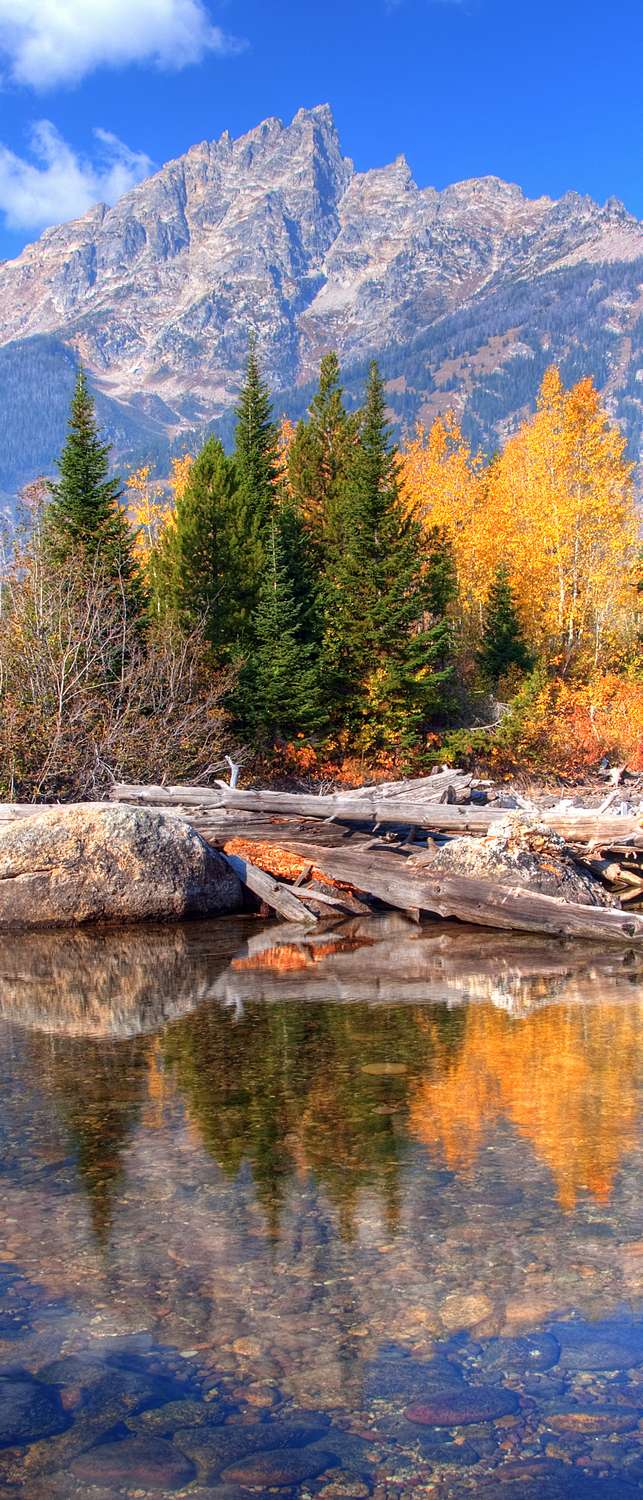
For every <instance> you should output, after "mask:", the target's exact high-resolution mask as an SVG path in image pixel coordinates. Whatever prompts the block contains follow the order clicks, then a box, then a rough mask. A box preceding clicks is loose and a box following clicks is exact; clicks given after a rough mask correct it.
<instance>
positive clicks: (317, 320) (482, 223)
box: [0, 106, 643, 490]
mask: <svg viewBox="0 0 643 1500" xmlns="http://www.w3.org/2000/svg"><path fill="white" fill-rule="evenodd" d="M642 312H643V224H641V223H639V221H638V220H636V219H635V218H633V217H632V216H631V215H630V214H628V213H627V212H626V210H625V209H624V208H623V206H622V204H620V203H618V202H617V201H615V200H610V201H609V202H608V203H606V204H605V205H604V206H603V207H600V206H599V205H597V204H596V203H594V202H592V200H591V199H589V198H582V197H579V196H578V195H577V194H575V193H568V194H566V196H565V197H564V198H562V199H560V201H558V202H553V201H552V200H550V199H549V198H539V199H536V200H529V199H527V198H525V197H524V195H523V193H522V192H521V191H520V189H519V188H518V187H515V186H513V185H511V184H508V183H505V182H501V181H500V180H499V179H497V178H493V177H489V178H483V179H481V180H478V181H476V180H473V181H470V182H462V183H458V184H456V185H455V186H453V187H448V188H446V189H445V190H444V191H443V192H437V191H436V190H435V189H434V188H424V189H421V188H418V187H417V185H416V184H415V182H414V181H413V178H412V175H411V172H410V169H409V167H408V164H407V162H406V161H405V159H404V157H399V158H398V160H397V161H395V162H394V163H392V165H390V166H387V167H383V168H379V169H375V170H372V171H368V172H361V173H360V172H356V171H355V169H354V167H353V164H352V162H351V161H349V160H348V159H347V158H346V157H344V156H343V155H342V152H341V147H340V143H339V139H338V136H337V131H336V129H335V125H334V122H333V118H332V115H331V113H330V110H329V109H328V107H327V106H320V107H318V108H316V109H311V110H300V112H299V113H298V114H297V115H296V116H295V119H294V120H293V122H292V124H290V125H288V126H286V125H284V124H283V123H282V122H281V121H280V120H276V119H271V120H266V121H265V122H264V123H263V124H262V125H259V126H258V127H257V128H256V129H255V130H252V131H250V133H249V134H248V135H245V136H243V137H241V138H240V139H239V140H236V141H233V140H231V138H230V136H229V135H228V134H227V133H226V134H224V135H223V136H222V137H221V138H220V140H218V141H215V142H203V143H202V144H201V145H198V146H194V147H192V149H191V150H190V151H188V152H187V154H186V155H185V156H183V157H181V158H179V159H178V160H177V161H174V162H170V163H168V165H166V166H164V167H163V168H162V169H161V170H160V171H159V172H157V173H156V174H155V175H154V176H152V177H150V178H148V179H147V180H146V181H145V182H142V183H140V184H139V185H138V186H137V187H136V188H134V189H133V190H132V191H131V192H130V193H128V194H126V196H125V197H124V198H122V199H121V200H120V202H118V203H117V204H116V205H115V207H113V208H107V207H106V206H105V205H104V204H98V205H96V207H94V208H93V209H91V210H90V211H89V212H88V213H87V214H85V215H84V217H83V218H82V219H78V220H77V221H75V222H73V223H70V224H64V225H61V226H60V227H58V228H54V229H49V230H46V231H45V233H44V234H43V235H42V236H41V238H40V239H39V240H38V241H37V242H36V243H35V244H33V245H30V246H28V247H27V249H25V250H24V251H23V253H22V254H21V255H20V256H19V257H18V259H17V260H14V261H10V262H5V263H4V264H2V265H0V390H1V391H2V395H1V396H0V420H1V419H2V417H4V418H5V421H4V422H3V428H4V429H5V430H6V429H7V428H10V440H9V444H8V450H7V452H6V454H5V457H4V459H3V460H2V462H3V464H4V468H3V469H2V470H1V471H0V488H4V489H5V490H7V489H9V488H10V486H11V484H12V483H16V482H17V481H18V480H19V479H22V478H26V477H29V475H30V474H31V473H33V472H35V471H37V470H38V469H42V468H47V467H48V466H49V467H51V462H52V460H53V458H54V457H55V454H56V452H57V449H58V447H59V445H60V439H61V437H62V435H63V432H64V417H65V409H66V405H67V399H68V394H69V389H70V386H71V383H72V381H73V371H74V365H75V362H76V360H77V358H78V356H81V357H82V359H83V360H84V362H85V364H86V366H87V368H88V370H89V372H90V376H91V379H92V383H93V385H94V388H95V390H96V393H97V396H98V402H99V414H100V416H101V420H102V421H103V422H104V423H105V425H106V426H107V428H108V430H109V432H110V435H111V436H112V438H113V440H114V442H115V446H116V449H117V451H118V454H119V457H127V456H132V457H136V458H139V457H141V456H149V455H153V456H154V455H156V456H157V457H159V458H160V459H161V461H163V459H164V458H165V459H166V458H167V452H168V450H169V449H170V448H171V446H172V445H174V446H177V445H178V446H179V447H185V446H187V445H188V444H189V442H190V440H194V439H195V437H196V435H197V434H198V435H201V434H202V433H203V431H204V429H205V428H207V427H208V426H211V425H214V426H218V427H219V428H220V430H221V431H222V432H223V433H224V434H225V433H226V432H227V431H229V428H230V421H231V413H232V409H233V407H234V404H235V401H236V398H237V395H238V391H239V386H240V382H241V379H242V374H243V366H244V361H245V355H246V350H247V342H248V334H249V331H250V330H251V329H252V330H254V331H255V332H256V335H257V339H258V345H259V352H260V355H261V359H262V363H263V366H264V370H265V373H266V375H267V377H268V379H269V381H270V383H271V386H272V388H273V390H274V392H275V393H276V394H277V396H278V404H279V405H280V408H281V409H284V410H289V411H291V412H292V413H293V414H295V415H296V414H298V412H300V411H301V410H303V409H304V407H305V405H306V401H307V398H308V395H309V390H310V384H311V383H312V382H313V381H314V379H315V375H316V371H317V367H318V364H319V358H320V355H321V354H322V353H323V352H324V351H325V350H326V349H328V348H331V347H336V348H337V349H338V351H339V353H340V356H341V359H342V363H343V366H344V369H345V371H346V377H347V387H348V390H349V395H354V396H355V398H357V395H358V389H359V384H360V383H361V379H362V377H363V366H364V362H365V361H366V360H368V359H369V358H371V357H372V356H373V355H375V356H376V357H378V358H379V359H380V360H381V363H382V367H383V371H384V375H385V378H386V380H387V388H388V392H389V399H390V404H391V409H392V413H393V416H394V418H395V419H396V420H397V421H398V422H399V423H400V424H404V423H405V422H409V421H413V420H414V419H416V418H417V417H418V416H420V417H422V418H423V419H425V420H430V418H431V417H432V416H433V415H435V414H436V412H438V411H441V410H444V409H445V408H446V407H447V406H449V405H452V406H454V407H455V408H456V410H458V411H459V412H460V414H461V415H462V416H463V418H464V422H465V427H466V429H467V431H468V432H469V435H470V436H471V437H472V438H473V439H474V441H476V442H481V443H483V444H484V445H486V446H489V445H490V444H492V445H494V446H495V445H496V444H497V442H498V441H501V440H502V438H503V437H504V436H506V434H507V432H508V431H510V430H511V427H512V425H514V424H515V422H516V420H518V418H519V417H520V416H521V415H522V414H523V412H524V410H525V409H526V407H527V406H528V405H529V404H530V402H531V401H532V400H533V396H534V394H535V390H536V389H537V386H538V383H539V381H540V378H541V375H542V372H543V370H544V368H545V367H546V365H547V364H548V363H550V362H551V360H552V359H554V358H555V359H558V360H559V361H560V362H561V363H562V365H563V370H564V373H565V374H566V375H567V376H568V377H569V378H577V377H578V376H579V375H580V374H585V373H587V374H592V375H594V377H595V378H596V380H597V381H598V384H599V385H600V386H601V387H602V388H603V389H604V391H605V395H606V399H607V400H608V403H609V404H610V407H611V410H612V411H613V413H614V414H615V415H616V416H618V417H619V418H620V419H621V420H622V421H623V422H624V424H625V427H626V429H627V431H628V436H629V438H630V441H631V448H632V453H633V455H634V456H638V447H639V442H640V432H641V425H642V413H643V400H642V397H643V318H642Z"/></svg>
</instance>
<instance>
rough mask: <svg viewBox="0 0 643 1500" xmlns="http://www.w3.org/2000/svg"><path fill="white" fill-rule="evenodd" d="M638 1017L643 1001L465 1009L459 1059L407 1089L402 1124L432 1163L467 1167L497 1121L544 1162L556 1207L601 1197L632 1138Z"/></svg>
mask: <svg viewBox="0 0 643 1500" xmlns="http://www.w3.org/2000/svg"><path fill="white" fill-rule="evenodd" d="M642 1019H643V1001H641V1002H640V1003H639V1005H638V1006H637V1005H635V1004H632V1005H627V1006H625V1005H618V1004H606V1005H603V1006H601V1007H591V1008H587V1009H581V1008H578V1007H574V1008H572V1007H570V1006H567V1005H550V1006H547V1007H546V1009H543V1010H539V1011H536V1012H535V1013H534V1014H533V1015H529V1016H526V1017H524V1018H523V1019H522V1020H520V1021H519V1022H516V1021H512V1020H511V1019H510V1018H509V1017H508V1016H507V1015H505V1014H503V1012H502V1011H499V1010H496V1009H493V1008H492V1007H491V1006H471V1007H470V1008H469V1010H468V1011H467V1019H466V1025H465V1028H464V1032H463V1037H462V1045H461V1047H460V1049H459V1051H458V1055H457V1057H455V1058H454V1057H453V1055H451V1056H450V1057H449V1058H447V1057H446V1056H445V1057H444V1058H442V1059H441V1061H440V1066H439V1067H438V1069H437V1070H435V1071H434V1073H433V1075H432V1076H430V1077H427V1078H423V1079H422V1080H421V1082H420V1083H419V1085H418V1086H417V1087H416V1088H415V1089H414V1090H413V1093H412V1099H411V1108H410V1128H411V1130H412V1132H413V1134H414V1135H415V1136H416V1137H417V1138H418V1139H419V1140H420V1141H423V1142H424V1143H425V1144H426V1145H427V1146H428V1147H429V1149H430V1151H431V1152H432V1154H434V1155H435V1157H436V1158H437V1159H438V1160H439V1161H445V1162H446V1164H447V1165H448V1166H449V1167H450V1168H452V1170H454V1171H457V1172H470V1171H471V1169H472V1168H473V1166H474V1164H475V1162H476V1159H477V1157H478V1155H479V1153H480V1151H481V1149H482V1147H483V1145H484V1143H485V1141H486V1140H487V1138H488V1136H489V1134H490V1132H491V1130H492V1128H493V1126H494V1125H495V1124H496V1123H497V1121H498V1120H499V1119H501V1118H505V1119H507V1120H508V1121H510V1122H511V1124H512V1125H513V1126H514V1127H515V1129H516V1130H517V1131H518V1132H519V1133H520V1135H521V1136H523V1137H524V1138H525V1139H526V1140H528V1141H529V1142H530V1143H531V1145H532V1146H533V1148H534V1150H535V1152H536V1155H537V1156H538V1157H539V1159H540V1160H541V1161H543V1162H544V1163H545V1164H546V1165H547V1166H548V1167H549V1168H550V1170H551V1172H552V1175H553V1178H554V1181H555V1183H556V1188H557V1192H558V1197H559V1201H560V1204H561V1207H563V1208H565V1209H572V1208H573V1207H574V1205H575V1203H576V1201H577V1198H578V1196H579V1194H580V1193H581V1192H583V1190H587V1191H588V1192H590V1193H591V1194H592V1196H593V1197H594V1198H595V1199H596V1200H597V1201H598V1202H599V1203H606V1202H607V1201H608V1199H609V1197H610V1193H611V1191H612V1187H613V1184H614V1179H615V1176H616V1172H617V1170H618V1167H619V1164H620V1162H621V1161H622V1159H623V1157H624V1155H625V1153H626V1152H627V1151H629V1150H632V1149H633V1148H634V1146H635V1144H636V1139H637V1123H638V1107H637V1106H638V1100H637V1095H638V1088H639V1086H640V1082H641V1078H642V1077H643V1034H642V1032H641V1020H642Z"/></svg>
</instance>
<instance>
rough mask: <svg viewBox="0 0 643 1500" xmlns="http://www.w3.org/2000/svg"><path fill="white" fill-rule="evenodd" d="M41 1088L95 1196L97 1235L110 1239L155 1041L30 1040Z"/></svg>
mask: <svg viewBox="0 0 643 1500" xmlns="http://www.w3.org/2000/svg"><path fill="white" fill-rule="evenodd" d="M29 1051H30V1054H31V1058H32V1060H33V1063H34V1068H35V1070H36V1073H37V1076H38V1079H39V1083H40V1086H41V1088H42V1089H43V1090H44V1091H45V1092H46V1093H48V1094H50V1095H51V1096H52V1098H53V1100H54V1103H55V1105H56V1108H57V1111H58V1113H59V1115H60V1117H61V1119H62V1122H63V1125H64V1128H65V1130H66V1132H67V1135H68V1137H69V1140H70V1144H71V1147H72V1149H73V1152H74V1155H75V1158H76V1163H77V1168H78V1173H79V1176H80V1178H81V1180H82V1182H83V1185H84V1187H85V1189H86V1191H87V1194H88V1197H89V1205H90V1214H91V1221H92V1227H93V1230H94V1234H95V1236H96V1239H97V1240H98V1242H99V1244H101V1245H105V1244H106V1243H107V1241H108V1239H109V1231H110V1226H111V1216H112V1206H113V1200H114V1195H115V1192H116V1189H117V1186H118V1183H119V1180H120V1177H121V1171H122V1158H123V1152H124V1149H125V1146H126V1144H127V1141H128V1139H129V1137H130V1135H131V1133H132V1130H133V1128H134V1126H135V1124H136V1122H137V1120H138V1118H139V1114H140V1108H141V1105H142V1103H143V1102H144V1100H145V1096H146V1075H147V1058H148V1051H149V1042H148V1041H147V1040H145V1039H144V1038H136V1039H135V1040H133V1041H128V1042H104V1041H93V1040H84V1039H83V1040H79V1039H76V1038H69V1037H44V1036H39V1035H38V1034H37V1033H34V1034H32V1035H31V1036H30V1037H29Z"/></svg>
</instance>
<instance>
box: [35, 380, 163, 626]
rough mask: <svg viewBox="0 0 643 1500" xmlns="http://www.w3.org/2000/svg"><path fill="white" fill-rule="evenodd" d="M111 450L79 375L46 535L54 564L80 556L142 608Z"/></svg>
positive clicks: (141, 590)
mask: <svg viewBox="0 0 643 1500" xmlns="http://www.w3.org/2000/svg"><path fill="white" fill-rule="evenodd" d="M109 454H110V448H109V444H107V443H103V442H101V439H100V436H99V432H98V427H97V423H96V413H95V409H94V403H93V401H92V398H91V396H90V394H89V390H88V387H87V380H86V377H85V372H84V370H83V369H82V367H81V369H80V370H79V372H78V377H77V380H76V388H75V391H74V395H73V399H72V404H71V413H70V418H69V431H68V435H67V440H66V442H65V446H64V448H63V450H62V453H61V455H60V459H59V461H58V471H59V475H60V477H59V479H58V481H57V483H53V484H51V485H50V491H51V495H52V499H51V503H50V505H49V506H48V509H47V513H46V523H45V534H46V541H47V546H48V548H49V550H50V553H51V555H52V558H53V559H54V560H55V559H61V558H63V557H67V556H69V554H70V552H78V553H79V554H80V553H81V552H82V553H84V554H85V556H86V558H87V560H88V561H89V563H90V564H92V565H93V564H94V563H96V562H97V563H98V564H99V565H100V566H101V567H103V568H104V569H105V570H106V572H107V573H108V574H109V575H112V576H113V577H114V578H115V579H118V580H119V581H120V582H121V584H122V585H123V586H124V587H125V589H126V590H127V593H128V595H129V597H130V599H131V602H132V605H133V606H134V607H136V608H140V606H141V604H142V600H143V589H142V583H141V579H140V575H139V573H138V569H137V566H136V561H135V558H134V550H133V537H132V533H131V531H130V528H129V526H128V523H127V517H126V515H125V511H124V510H123V508H122V506H121V504H120V499H121V495H122V494H123V489H122V486H121V483H120V480H119V479H117V478H116V477H115V476H113V477H111V478H110V474H109Z"/></svg>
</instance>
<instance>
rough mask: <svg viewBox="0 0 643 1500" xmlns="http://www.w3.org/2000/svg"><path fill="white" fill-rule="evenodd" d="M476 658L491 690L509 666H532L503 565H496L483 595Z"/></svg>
mask: <svg viewBox="0 0 643 1500" xmlns="http://www.w3.org/2000/svg"><path fill="white" fill-rule="evenodd" d="M476 657H477V661H478V665H479V666H480V669H481V671H482V673H483V675H484V676H485V677H486V678H487V679H488V681H489V682H490V683H491V684H492V685H493V686H494V687H497V685H498V682H499V680H500V678H501V677H503V676H504V674H505V672H508V671H509V670H510V668H511V667H517V668H518V670H519V671H521V672H527V671H529V668H530V667H531V666H533V658H532V656H531V653H530V651H529V649H528V647H527V643H526V640H525V636H524V632H523V628H522V625H521V622H520V616H519V614H518V610H517V607H516V601H515V598H514V594H513V590H512V587H511V579H510V576H509V569H508V568H507V565H506V563H504V562H501V563H499V564H498V567H497V568H496V572H495V575H494V578H493V582H492V584H491V587H490V589H489V593H488V595H487V602H486V607H485V614H484V623H483V628H482V641H481V644H480V647H479V649H478V651H477V652H476Z"/></svg>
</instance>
